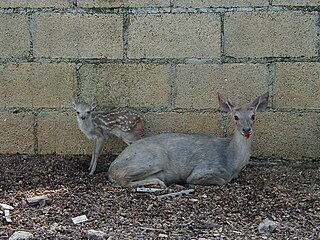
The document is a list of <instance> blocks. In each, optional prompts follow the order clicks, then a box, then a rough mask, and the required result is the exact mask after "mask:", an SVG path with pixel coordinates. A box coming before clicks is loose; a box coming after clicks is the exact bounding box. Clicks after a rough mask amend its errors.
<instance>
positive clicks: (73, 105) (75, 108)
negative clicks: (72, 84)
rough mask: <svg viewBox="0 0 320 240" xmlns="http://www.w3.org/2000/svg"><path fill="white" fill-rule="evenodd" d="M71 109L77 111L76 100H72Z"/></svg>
mask: <svg viewBox="0 0 320 240" xmlns="http://www.w3.org/2000/svg"><path fill="white" fill-rule="evenodd" d="M72 107H73V109H74V110H77V100H76V99H72Z"/></svg>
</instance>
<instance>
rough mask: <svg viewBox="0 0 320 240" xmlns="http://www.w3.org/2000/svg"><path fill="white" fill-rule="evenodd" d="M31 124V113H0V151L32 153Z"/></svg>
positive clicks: (32, 123) (33, 142)
mask: <svg viewBox="0 0 320 240" xmlns="http://www.w3.org/2000/svg"><path fill="white" fill-rule="evenodd" d="M33 126H34V116H33V115H32V114H31V113H9V112H2V113H0V135H1V138H0V152H1V153H11V154H16V153H21V154H31V155H32V154H34V146H35V140H34V135H33V132H34V128H33Z"/></svg>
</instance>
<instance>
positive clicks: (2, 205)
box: [0, 203, 14, 210]
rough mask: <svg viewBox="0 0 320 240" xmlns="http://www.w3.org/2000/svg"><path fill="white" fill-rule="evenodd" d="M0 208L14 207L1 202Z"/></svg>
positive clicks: (9, 208)
mask: <svg viewBox="0 0 320 240" xmlns="http://www.w3.org/2000/svg"><path fill="white" fill-rule="evenodd" d="M0 208H1V209H2V210H13V209H14V208H13V207H12V206H10V205H8V204H5V203H0Z"/></svg>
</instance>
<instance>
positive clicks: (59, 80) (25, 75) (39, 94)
mask: <svg viewBox="0 0 320 240" xmlns="http://www.w3.org/2000/svg"><path fill="white" fill-rule="evenodd" d="M75 75H76V74H75V66H74V64H66V63H22V64H8V65H0V76H1V79H2V81H0V95H1V98H0V106H1V107H66V106H69V105H71V103H70V102H71V99H72V97H73V96H74V95H75V91H76V79H75Z"/></svg>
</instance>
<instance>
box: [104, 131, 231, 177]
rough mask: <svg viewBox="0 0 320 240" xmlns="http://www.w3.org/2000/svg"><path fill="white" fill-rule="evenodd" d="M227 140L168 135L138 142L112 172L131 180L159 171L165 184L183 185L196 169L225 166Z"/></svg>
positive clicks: (112, 165)
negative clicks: (118, 172) (178, 183)
mask: <svg viewBox="0 0 320 240" xmlns="http://www.w3.org/2000/svg"><path fill="white" fill-rule="evenodd" d="M228 141H229V140H227V139H225V138H217V137H214V136H210V135H202V134H186V133H167V134H159V135H156V136H152V137H147V138H144V139H141V140H138V141H136V142H134V143H133V144H131V145H130V146H128V147H127V148H126V149H125V150H124V151H123V152H122V153H121V154H120V155H119V156H118V158H117V159H116V160H115V161H114V162H113V163H112V164H111V166H110V171H111V172H112V171H117V169H118V170H119V171H122V172H123V174H128V175H131V176H134V175H139V174H142V173H143V172H145V171H148V170H149V171H150V169H160V170H161V172H160V173H159V176H157V177H159V178H160V179H162V180H163V181H164V182H166V183H171V182H180V181H181V182H183V181H184V180H185V179H186V178H187V177H188V176H189V175H190V174H191V172H192V171H193V170H194V169H195V168H197V167H202V168H212V167H216V166H221V165H225V158H226V157H225V149H226V146H227V144H228Z"/></svg>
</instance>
